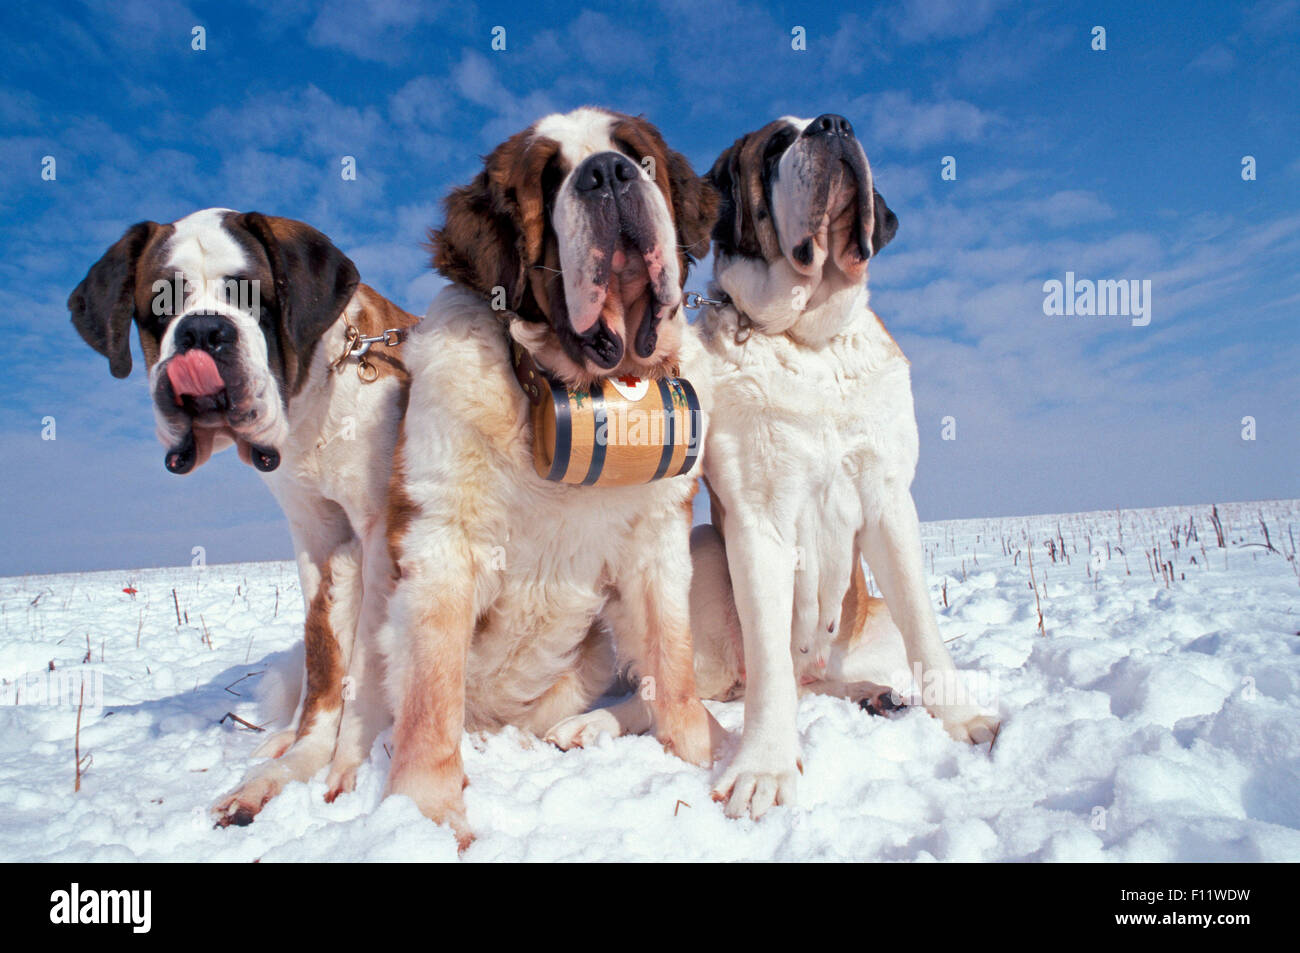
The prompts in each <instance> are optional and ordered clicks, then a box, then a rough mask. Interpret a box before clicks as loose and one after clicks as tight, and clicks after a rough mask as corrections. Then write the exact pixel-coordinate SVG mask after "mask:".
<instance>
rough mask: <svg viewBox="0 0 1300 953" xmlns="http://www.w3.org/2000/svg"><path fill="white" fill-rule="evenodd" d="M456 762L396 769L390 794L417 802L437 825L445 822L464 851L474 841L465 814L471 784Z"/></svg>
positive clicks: (391, 776) (421, 809) (390, 778)
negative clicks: (467, 788)
mask: <svg viewBox="0 0 1300 953" xmlns="http://www.w3.org/2000/svg"><path fill="white" fill-rule="evenodd" d="M459 760H460V759H459V758H457V759H455V761H456V763H455V764H454V765H452V764H443V765H439V766H437V767H434V768H423V767H418V766H407V767H405V768H401V769H395V770H394V772H393V774H392V775H390V776H389V779H388V795H389V796H391V795H394V794H402V795H405V796H406V797H409V798H410V799H411V800H412V801H414V802H415V806H416V807H418V808H419V809H420V813H421V814H423V815H424V816H425V817H427V818H428V819H429V820H431V821H433V822H434V823H435V824H445V825H447V826H448V827H450V828H451V830H452V833H453V834H455V835H456V844H457V846H458V847H459V849H460V850H464V849H465V848H466V847H468V846H469V845H470V844H472V843H473V842H474V833H473V832H472V831H471V830H470V827H469V820H468V818H467V817H466V813H465V795H464V790H465V787H466V785H468V784H469V779H468V778H466V777H465V771H464V769H462V768H461V767H460V764H459Z"/></svg>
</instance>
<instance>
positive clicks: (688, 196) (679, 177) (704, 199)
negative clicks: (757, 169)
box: [610, 114, 718, 282]
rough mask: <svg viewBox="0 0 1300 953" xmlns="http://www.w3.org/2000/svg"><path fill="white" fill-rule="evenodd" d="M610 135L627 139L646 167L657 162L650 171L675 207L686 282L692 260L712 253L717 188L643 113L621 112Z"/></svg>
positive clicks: (716, 213)
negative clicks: (636, 114)
mask: <svg viewBox="0 0 1300 953" xmlns="http://www.w3.org/2000/svg"><path fill="white" fill-rule="evenodd" d="M610 135H611V136H612V137H613V139H614V140H615V141H616V142H618V141H622V142H624V143H626V144H627V146H629V147H630V148H631V150H632V152H633V153H634V155H635V156H639V157H640V162H641V164H642V166H643V167H645V164H646V163H647V162H652V163H654V165H652V166H651V167H650V169H649V170H648V171H650V172H652V173H653V174H652V175H651V178H653V179H654V180H655V183H656V184H657V185H658V186H659V188H660V190H661V191H663V192H664V197H665V198H666V199H667V201H668V203H669V205H670V206H671V207H672V213H673V223H674V226H675V227H676V230H677V246H678V256H679V258H680V259H681V264H682V269H681V274H682V281H683V282H685V281H686V275H687V272H688V271H689V270H690V264H691V262H692V261H696V260H698V259H700V258H703V257H704V256H705V255H707V254H708V253H709V237H710V233H711V231H712V230H713V223H714V222H715V221H716V220H717V217H718V193H717V191H716V190H715V189H714V188H713V184H712V183H711V182H710V181H709V180H708V179H706V178H704V177H703V176H699V175H696V174H695V170H694V169H692V168H691V163H690V161H689V160H688V159H687V158H686V156H684V155H682V154H681V153H680V152H676V151H675V150H673V149H670V148H668V143H666V142H665V141H664V137H663V134H662V133H661V132H660V131H659V130H658V129H657V128H655V126H654V125H653V124H651V123H650V122H649V121H648V120H646V119H645V118H644V117H642V116H626V115H622V114H618V121H617V122H616V123H615V124H614V126H613V127H612V128H611V130H610ZM661 170H662V171H661Z"/></svg>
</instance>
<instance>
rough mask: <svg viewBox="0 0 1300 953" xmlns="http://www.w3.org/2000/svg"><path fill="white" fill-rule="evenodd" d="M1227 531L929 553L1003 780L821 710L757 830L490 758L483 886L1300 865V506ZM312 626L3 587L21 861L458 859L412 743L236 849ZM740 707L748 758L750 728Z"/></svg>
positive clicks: (563, 773)
mask: <svg viewBox="0 0 1300 953" xmlns="http://www.w3.org/2000/svg"><path fill="white" fill-rule="evenodd" d="M1219 513H1220V515H1221V517H1222V519H1223V522H1224V526H1225V537H1226V539H1225V542H1226V544H1227V545H1226V547H1225V548H1219V547H1218V545H1217V542H1216V538H1215V533H1214V531H1213V528H1212V527H1211V524H1210V507H1209V506H1184V507H1170V508H1165V509H1150V510H1126V511H1123V512H1122V513H1119V514H1117V513H1115V512H1109V513H1087V514H1073V515H1062V516H1041V517H1029V518H1014V519H990V520H966V521H956V522H946V523H928V524H925V526H924V527H923V533H924V536H925V543H926V558H927V562H929V563H930V566H928V567H927V568H930V569H931V573H930V578H931V592H932V594H933V597H934V600H935V605H936V608H937V611H938V612H939V618H940V627H941V630H942V632H943V634H944V637H945V639H947V640H950V647H951V648H952V650H953V653H954V655H955V657H956V659H957V662H958V665H960V666H962V667H963V668H967V669H973V670H977V671H978V672H980V673H982V675H983V676H984V677H986V678H988V679H991V680H992V683H993V684H994V685H995V687H996V690H997V697H996V707H997V708H998V710H999V712H1000V713H1001V715H1002V717H1003V722H1004V723H1003V728H1002V731H1001V733H1000V735H999V736H998V738H997V740H996V741H995V743H994V745H993V749H992V752H991V753H990V750H989V746H988V745H984V746H981V747H969V746H965V745H960V744H958V743H956V742H953V741H951V740H949V738H948V737H947V735H945V734H944V732H943V731H942V729H941V728H940V726H939V725H938V723H937V722H935V721H934V720H932V719H930V718H928V717H927V716H926V715H925V713H924V712H923V711H921V710H919V709H915V708H912V709H907V710H905V711H904V712H902V713H901V714H898V715H896V716H893V717H889V718H879V717H871V716H869V715H868V714H867V713H866V712H864V711H861V710H859V709H858V708H857V707H856V706H854V705H851V704H849V703H848V702H844V701H840V700H837V699H830V698H824V697H805V698H804V699H803V700H802V702H801V704H800V707H799V732H800V736H801V741H802V748H803V755H802V756H803V764H804V775H803V777H802V778H801V779H800V789H799V794H800V804H799V806H798V807H795V808H786V807H781V808H776V809H774V810H773V811H772V812H771V813H770V814H769V815H768V816H766V817H764V818H763V819H762V820H761V821H758V822H753V821H749V820H728V819H727V818H725V817H724V816H723V814H722V809H721V806H720V805H717V804H714V803H712V802H711V801H710V799H709V786H710V781H711V779H713V778H714V777H716V776H717V774H718V772H720V770H721V764H719V765H715V766H714V768H713V769H711V770H706V769H701V768H696V767H692V766H689V765H686V764H684V763H682V762H680V761H678V760H677V759H675V758H673V757H671V756H669V755H668V754H665V753H664V752H663V750H662V749H661V748H660V746H659V745H658V744H657V743H656V742H655V741H654V740H653V739H651V738H644V737H642V738H622V739H618V740H613V739H610V738H608V737H604V738H602V739H601V741H600V743H598V744H597V745H595V746H594V747H592V748H589V749H587V750H580V751H572V752H567V753H563V752H560V751H558V750H556V749H554V748H551V747H549V746H548V745H545V744H543V743H541V742H539V741H537V740H535V739H532V738H529V737H526V736H524V735H523V734H521V733H519V732H517V731H514V730H507V731H505V732H502V733H500V734H497V735H492V736H480V737H467V738H466V739H465V741H464V746H463V750H464V755H465V765H466V770H467V772H468V775H469V778H470V782H471V783H470V786H469V788H468V789H467V791H466V801H467V804H468V808H469V817H470V821H471V823H472V825H473V827H474V829H475V831H476V833H477V840H476V841H475V842H474V844H473V845H472V846H471V847H470V848H469V849H468V850H467V851H466V852H465V853H464V854H463V855H462V856H463V859H464V860H467V861H480V860H481V861H490V860H538V861H542V860H649V859H654V860H658V859H675V860H772V859H774V860H807V859H819V860H942V861H986V860H1049V861H1059V860H1084V861H1092V860H1117V861H1170V860H1271V861H1295V860H1300V710H1298V706H1297V702H1298V701H1300V575H1298V570H1297V564H1296V561H1295V559H1294V558H1293V557H1294V547H1295V542H1294V537H1295V532H1296V529H1300V525H1298V524H1300V501H1281V502H1276V501H1275V502H1268V503H1251V504H1231V505H1221V506H1220V507H1219ZM1261 518H1262V520H1263V522H1264V524H1266V525H1267V527H1268V529H1269V532H1270V538H1271V542H1272V544H1273V545H1274V546H1275V547H1276V548H1277V550H1279V551H1278V552H1275V551H1270V550H1269V549H1267V548H1265V547H1264V546H1263V545H1262V543H1263V542H1264V535H1263V529H1262V528H1261V524H1260V521H1261ZM1189 520H1193V521H1194V522H1193V526H1194V529H1195V532H1196V534H1197V536H1198V537H1199V538H1198V539H1189V538H1187V532H1186V531H1187V528H1188V524H1189ZM1121 526H1122V533H1123V543H1122V544H1121V542H1120V531H1121ZM1175 527H1179V529H1178V534H1179V546H1178V548H1177V549H1175V548H1174V546H1173V543H1172V541H1171V535H1172V534H1173V533H1174V530H1175ZM1049 537H1052V538H1060V539H1063V541H1064V543H1065V552H1066V553H1067V554H1068V560H1069V561H1068V562H1065V561H1063V559H1062V557H1061V555H1060V553H1059V552H1058V554H1057V561H1055V562H1054V561H1053V560H1052V557H1051V555H1050V554H1049V550H1048V548H1047V545H1046V543H1045V541H1046V540H1047V539H1048V538H1049ZM1028 540H1033V541H1034V547H1033V557H1034V577H1035V581H1036V582H1037V586H1038V598H1039V600H1040V602H1041V606H1042V613H1043V628H1044V632H1043V633H1041V634H1040V632H1039V630H1038V612H1037V609H1036V608H1035V598H1034V592H1033V590H1032V589H1031V588H1030V576H1029V571H1028V566H1027V558H1026V552H1025V548H1026V546H1027V541H1028ZM1107 544H1109V546H1110V559H1109V561H1107V560H1106V559H1105V557H1106V551H1107ZM1057 545H1059V543H1058V544H1057ZM1157 545H1158V547H1159V554H1158V555H1159V558H1160V561H1162V562H1171V563H1172V578H1171V579H1170V580H1169V581H1168V582H1166V580H1165V579H1164V578H1162V575H1161V573H1160V571H1159V569H1158V568H1156V566H1155V565H1154V563H1153V562H1152V561H1149V559H1148V556H1147V551H1149V550H1153V549H1155V548H1156V547H1157ZM1120 546H1122V547H1123V548H1124V549H1125V550H1126V552H1125V553H1123V554H1121V552H1120V551H1119V549H1117V547H1120ZM1004 550H1005V555H1004ZM1017 552H1019V555H1017ZM1090 552H1096V553H1099V554H1100V555H1099V556H1094V557H1090V556H1089V553H1090ZM1125 560H1127V570H1126V568H1125ZM1193 560H1195V562H1193ZM1101 564H1104V565H1103V568H1102V569H1101V572H1100V575H1099V576H1098V575H1097V574H1096V573H1094V572H1093V571H1092V566H1093V565H1101ZM1153 577H1154V578H1153ZM124 588H133V589H135V590H137V591H136V593H135V594H134V595H132V594H130V593H126V592H123V589H124ZM173 590H175V601H173ZM945 600H946V605H945ZM177 608H179V610H180V613H181V622H180V624H179V625H178V624H177V620H176V614H177ZM302 615H303V613H302V600H301V596H300V594H299V591H298V580H297V574H296V572H295V569H294V567H293V565H292V564H291V563H249V564H240V565H223V566H208V567H186V568H180V569H154V570H142V571H121V572H97V573H83V574H68V575H49V576H24V577H21V578H9V579H0V860H4V861H12V860H46V861H58V860H63V861H72V860H76V861H131V860H145V861H160V860H161V861H169V860H186V861H193V860H216V861H245V862H246V861H252V860H255V859H261V860H263V861H267V862H270V861H309V860H345V861H392V860H446V861H451V860H455V859H456V857H457V852H456V845H455V840H454V839H453V837H452V835H451V833H450V831H448V830H446V829H444V828H439V827H437V826H436V825H434V824H432V823H431V822H429V821H427V820H425V819H424V818H423V817H421V816H420V814H419V813H418V812H417V811H416V809H415V807H414V805H413V804H412V803H411V802H410V801H408V800H406V799H405V798H392V799H389V800H383V797H382V795H383V787H384V781H385V775H386V771H387V764H388V754H387V750H386V748H385V743H386V742H387V741H388V735H387V733H385V734H384V735H383V736H381V737H380V738H379V740H378V741H377V742H376V744H375V747H374V749H373V751H372V753H371V757H370V760H369V762H368V763H367V764H366V765H365V766H363V768H362V770H361V772H360V776H359V780H358V787H357V790H356V792H355V793H353V794H351V795H347V796H344V797H341V798H339V800H338V801H337V802H335V803H334V804H332V805H329V804H325V803H324V800H323V794H324V790H325V785H324V774H323V772H322V775H321V776H319V777H317V778H316V779H314V780H313V781H311V782H310V783H308V784H294V785H290V786H289V787H288V788H286V789H285V791H284V792H283V793H282V794H281V795H280V796H279V797H278V798H276V799H275V800H273V801H272V802H271V803H270V804H269V805H268V806H267V808H266V809H265V811H264V812H263V813H262V815H261V816H260V817H259V818H258V819H257V821H256V822H255V823H254V824H253V825H252V826H250V827H247V828H230V829H228V830H214V829H213V828H212V825H211V821H210V820H209V819H208V817H207V814H206V810H207V808H208V806H209V805H210V804H211V803H212V802H213V801H214V800H215V799H216V798H217V796H218V795H219V794H221V793H222V792H224V791H226V790H227V789H229V788H231V787H232V786H233V785H234V784H235V783H236V782H237V781H238V780H239V779H240V777H241V775H242V773H243V771H244V769H245V767H246V766H247V765H248V764H249V759H250V755H251V752H252V751H253V749H254V748H255V747H256V746H257V745H258V743H259V742H260V741H261V740H262V738H263V737H265V736H264V735H259V734H257V733H255V732H253V731H250V730H248V729H246V728H243V727H241V726H240V725H239V724H238V723H235V722H233V721H232V720H230V719H227V720H226V721H225V722H224V723H223V722H222V721H221V719H222V718H223V716H225V715H226V714H227V713H228V712H230V713H233V714H234V715H237V716H239V717H240V718H242V719H244V720H245V721H248V722H251V723H254V724H257V725H269V726H275V725H282V724H285V723H286V722H287V721H288V720H289V718H290V717H291V715H292V708H293V703H294V701H295V700H296V696H297V691H298V680H299V677H300V672H301V666H302V655H301V651H302V650H301V646H300V637H301V626H302ZM87 659H88V661H87ZM51 662H52V663H53V665H54V672H53V673H51V672H50V671H49V664H50V663H51ZM83 674H84V675H86V676H87V678H86V681H85V696H84V702H83V705H82V712H81V729H80V739H79V744H80V753H81V756H82V758H83V765H82V772H81V779H80V784H81V789H80V791H79V792H76V791H74V786H75V776H76V769H75V755H74V744H75V742H76V740H77V739H76V720H77V700H78V697H79V695H80V685H81V682H79V681H73V682H67V683H62V684H60V683H58V682H51V677H52V676H57V677H58V678H64V677H73V676H75V677H78V678H79V677H80V676H82V675H83ZM52 688H53V689H60V688H61V689H62V697H61V698H59V699H50V698H48V697H44V696H47V695H49V694H50V693H51V692H50V690H51V689H52ZM101 700H102V705H101V704H99V702H100V701H101ZM710 707H711V708H712V709H713V711H714V713H715V714H716V715H717V717H718V718H719V720H720V721H721V722H722V723H723V725H724V726H725V727H726V728H728V729H729V730H731V731H733V732H735V731H738V730H739V727H740V724H741V717H742V706H741V703H739V702H736V703H730V704H714V703H710Z"/></svg>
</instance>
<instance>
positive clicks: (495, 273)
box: [429, 170, 527, 311]
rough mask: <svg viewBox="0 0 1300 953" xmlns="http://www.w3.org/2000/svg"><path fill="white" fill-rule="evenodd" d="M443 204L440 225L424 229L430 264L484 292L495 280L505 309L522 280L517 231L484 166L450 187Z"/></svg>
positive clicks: (515, 302) (514, 301) (516, 298)
mask: <svg viewBox="0 0 1300 953" xmlns="http://www.w3.org/2000/svg"><path fill="white" fill-rule="evenodd" d="M443 204H444V207H445V208H446V209H447V217H446V219H445V220H444V222H443V225H442V227H441V228H435V229H430V230H429V247H430V249H431V250H432V251H433V267H434V269H435V270H436V271H437V272H438V273H439V274H441V275H442V276H443V277H444V278H447V279H448V280H450V281H454V282H456V283H457V284H462V285H465V286H466V287H469V288H473V289H474V290H475V291H477V292H478V293H479V294H481V295H484V296H485V297H491V296H492V289H493V288H495V287H498V286H500V287H502V288H504V289H505V292H506V301H507V303H508V304H509V307H510V310H512V311H514V310H516V309H518V307H519V305H520V304H521V303H522V301H523V296H524V288H525V287H526V284H527V282H526V280H525V279H526V278H527V272H526V266H525V264H524V260H523V258H522V256H521V255H520V251H521V248H520V245H521V238H522V233H521V231H520V228H519V224H518V223H517V221H516V217H515V215H514V214H512V212H511V211H510V210H508V209H505V208H502V207H500V203H499V202H498V201H497V200H496V199H495V198H494V196H493V194H492V182H491V180H490V178H489V176H488V173H487V171H486V170H484V171H483V172H480V173H479V174H478V175H476V176H474V180H473V181H472V182H470V184H469V185H462V186H460V187H458V188H455V189H452V191H451V193H450V194H448V196H447V198H446V200H445V202H444V203H443Z"/></svg>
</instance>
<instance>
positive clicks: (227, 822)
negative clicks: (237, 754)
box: [211, 761, 286, 827]
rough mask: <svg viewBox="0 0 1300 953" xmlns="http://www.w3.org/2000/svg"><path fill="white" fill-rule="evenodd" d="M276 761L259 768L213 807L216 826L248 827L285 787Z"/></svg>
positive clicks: (283, 777)
mask: <svg viewBox="0 0 1300 953" xmlns="http://www.w3.org/2000/svg"><path fill="white" fill-rule="evenodd" d="M275 767H276V762H274V761H271V762H268V763H267V764H266V765H259V769H254V771H252V772H251V773H250V774H249V776H248V777H246V778H245V779H244V781H243V782H242V783H241V784H240V785H239V787H237V788H235V790H233V791H231V792H230V793H229V794H227V795H225V797H223V798H221V799H220V800H219V801H217V803H216V804H214V805H213V806H212V811H211V813H212V818H213V821H214V822H215V823H214V826H215V827H232V826H233V827H247V826H248V825H249V824H251V823H253V819H254V818H255V817H257V815H258V814H259V813H260V812H261V810H262V808H264V807H266V804H267V802H268V801H270V800H271V798H273V797H275V796H276V795H277V794H279V793H280V791H281V790H282V789H283V788H284V785H285V780H286V778H285V776H284V774H283V773H282V772H280V771H276V770H274V768H275Z"/></svg>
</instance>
